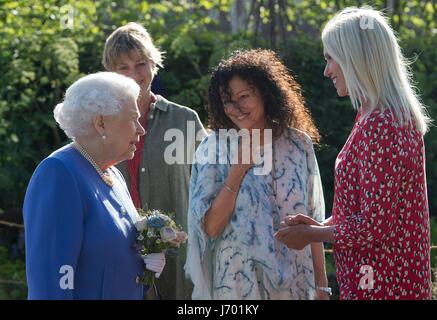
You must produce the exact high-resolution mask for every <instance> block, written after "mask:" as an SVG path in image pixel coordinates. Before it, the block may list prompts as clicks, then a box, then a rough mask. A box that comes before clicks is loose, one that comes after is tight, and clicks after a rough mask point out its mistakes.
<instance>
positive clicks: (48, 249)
mask: <svg viewBox="0 0 437 320" xmlns="http://www.w3.org/2000/svg"><path fill="white" fill-rule="evenodd" d="M110 174H111V176H112V179H113V181H114V186H113V187H109V186H108V185H106V184H105V183H104V182H103V180H102V179H101V178H100V176H99V175H98V173H97V172H96V170H95V169H94V168H93V167H92V165H91V164H90V163H89V162H88V161H87V160H86V159H85V158H84V157H83V156H82V155H81V154H80V153H79V152H78V151H77V150H76V149H75V148H74V147H72V145H68V146H65V147H63V148H61V149H59V150H57V151H55V152H54V153H52V154H51V155H50V156H49V157H48V158H46V159H45V160H43V161H42V162H41V163H40V164H39V166H38V167H37V169H36V171H35V172H34V174H33V176H32V179H31V180H30V183H29V186H28V188H27V192H26V196H25V200H24V207H23V214H24V225H25V239H26V273H27V284H28V298H29V299H142V298H143V287H142V285H140V284H137V283H136V277H137V276H141V275H142V272H143V268H144V263H143V261H142V259H141V258H140V257H139V255H137V253H136V252H135V250H134V248H133V244H134V242H135V236H136V229H135V226H134V222H135V221H136V219H137V212H136V210H135V207H134V205H133V203H132V200H131V198H130V195H129V192H128V190H127V187H126V185H125V182H124V180H123V177H122V176H121V174H120V173H119V171H118V170H117V169H116V168H115V167H111V168H110Z"/></svg>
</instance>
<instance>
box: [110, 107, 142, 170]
mask: <svg viewBox="0 0 437 320" xmlns="http://www.w3.org/2000/svg"><path fill="white" fill-rule="evenodd" d="M139 118H140V113H139V111H138V107H137V103H136V101H134V100H133V99H129V100H128V101H124V103H123V106H122V109H121V111H120V112H119V113H118V114H116V115H111V116H104V126H105V134H106V136H107V144H108V146H109V147H108V150H110V153H111V159H112V160H113V164H116V163H119V162H121V161H124V160H126V159H132V158H133V157H134V153H135V150H136V146H135V144H136V143H137V142H138V141H139V139H140V136H142V135H144V133H145V131H144V128H143V127H142V126H141V124H140V122H139Z"/></svg>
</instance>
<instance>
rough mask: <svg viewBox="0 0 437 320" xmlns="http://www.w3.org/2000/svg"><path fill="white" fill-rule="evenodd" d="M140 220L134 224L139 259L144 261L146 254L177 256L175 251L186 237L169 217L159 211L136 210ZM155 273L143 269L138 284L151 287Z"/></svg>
mask: <svg viewBox="0 0 437 320" xmlns="http://www.w3.org/2000/svg"><path fill="white" fill-rule="evenodd" d="M138 214H139V215H140V216H141V218H140V219H139V220H138V221H137V222H136V223H135V228H136V229H137V231H138V236H137V241H136V249H137V250H138V252H139V254H140V255H141V258H143V260H146V257H147V255H148V254H152V253H161V252H162V253H164V254H165V256H166V257H172V256H176V255H177V249H178V248H179V247H180V245H181V244H182V243H184V242H185V241H186V240H187V238H188V236H187V234H186V232H184V231H182V230H181V227H180V226H178V225H177V224H176V223H175V222H174V220H173V219H172V218H171V217H170V215H167V214H164V213H163V212H161V211H159V210H148V211H144V210H142V209H138ZM154 279H155V272H153V271H151V270H148V269H145V270H144V273H143V276H142V277H141V278H140V279H138V281H139V282H140V283H143V284H144V285H147V286H153V285H154Z"/></svg>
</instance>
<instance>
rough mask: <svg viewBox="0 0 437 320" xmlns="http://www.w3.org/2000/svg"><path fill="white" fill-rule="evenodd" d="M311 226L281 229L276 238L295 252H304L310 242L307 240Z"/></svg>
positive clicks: (301, 225)
mask: <svg viewBox="0 0 437 320" xmlns="http://www.w3.org/2000/svg"><path fill="white" fill-rule="evenodd" d="M309 228H310V226H307V225H304V224H296V225H291V226H287V227H284V228H281V229H279V231H278V232H276V233H275V238H276V239H278V240H279V241H281V242H282V243H284V244H285V245H286V246H287V247H289V248H291V249H295V250H302V249H303V248H305V247H306V246H307V245H309V244H310V242H309V241H308V240H307V239H306V235H307V232H308V231H309Z"/></svg>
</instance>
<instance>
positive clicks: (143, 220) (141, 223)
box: [135, 217, 147, 232]
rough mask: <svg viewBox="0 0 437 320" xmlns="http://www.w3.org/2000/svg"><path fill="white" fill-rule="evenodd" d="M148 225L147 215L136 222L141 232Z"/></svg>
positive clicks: (136, 226)
mask: <svg viewBox="0 0 437 320" xmlns="http://www.w3.org/2000/svg"><path fill="white" fill-rule="evenodd" d="M146 227H147V217H142V218H141V219H140V220H138V221H136V222H135V228H136V229H137V230H138V231H139V232H141V231H143V230H144V229H146Z"/></svg>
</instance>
